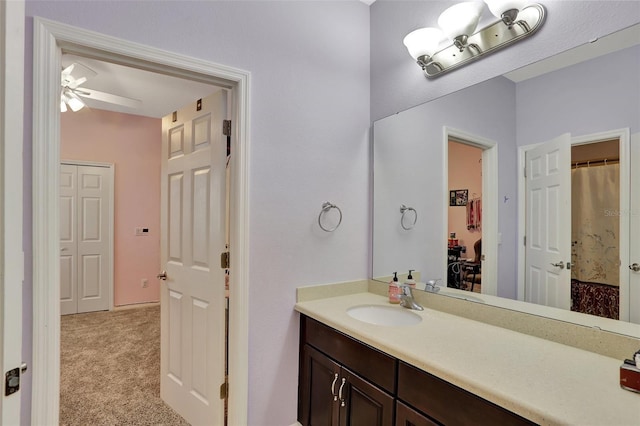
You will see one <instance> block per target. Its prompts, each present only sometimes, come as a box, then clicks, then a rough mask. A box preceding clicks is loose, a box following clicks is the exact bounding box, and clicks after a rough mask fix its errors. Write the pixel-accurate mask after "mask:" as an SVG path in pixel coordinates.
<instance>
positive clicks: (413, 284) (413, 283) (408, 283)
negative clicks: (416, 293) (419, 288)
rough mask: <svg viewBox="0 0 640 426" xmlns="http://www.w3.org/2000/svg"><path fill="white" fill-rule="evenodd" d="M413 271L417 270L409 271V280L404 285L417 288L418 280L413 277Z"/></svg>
mask: <svg viewBox="0 0 640 426" xmlns="http://www.w3.org/2000/svg"><path fill="white" fill-rule="evenodd" d="M413 271H415V269H409V275H407V280H406V281H405V282H404V283H405V285H408V286H409V287H413V288H416V280H414V279H413V275H411V273H412V272H413Z"/></svg>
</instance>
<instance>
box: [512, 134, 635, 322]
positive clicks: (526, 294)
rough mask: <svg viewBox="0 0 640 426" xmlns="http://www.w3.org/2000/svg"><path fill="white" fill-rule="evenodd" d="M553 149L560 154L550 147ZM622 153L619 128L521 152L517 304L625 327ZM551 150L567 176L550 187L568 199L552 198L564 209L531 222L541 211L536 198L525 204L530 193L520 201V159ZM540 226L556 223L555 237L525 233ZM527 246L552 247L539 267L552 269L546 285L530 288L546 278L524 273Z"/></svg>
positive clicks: (523, 186) (626, 199)
mask: <svg viewBox="0 0 640 426" xmlns="http://www.w3.org/2000/svg"><path fill="white" fill-rule="evenodd" d="M554 144H558V145H557V146H558V147H559V148H554V146H556V145H554ZM548 147H550V148H548ZM629 147H630V145H629V130H628V129H619V130H612V131H607V132H602V133H597V134H591V135H585V136H580V137H573V138H572V137H570V135H569V134H565V135H562V136H561V137H558V138H556V139H554V140H553V141H551V142H548V143H544V144H536V145H530V146H526V147H521V148H520V169H519V173H518V176H519V178H518V179H519V194H520V197H519V199H520V201H519V203H520V208H519V211H520V214H519V219H518V221H519V239H520V241H522V242H523V247H524V249H523V250H521V251H520V253H519V261H518V271H519V272H518V295H519V298H521V300H525V301H532V302H534V303H539V304H544V305H548V306H556V307H560V308H563V309H566V310H569V309H571V310H573V311H577V312H583V313H589V314H594V315H598V316H604V317H609V318H615V319H620V320H623V321H629V316H630V309H631V308H630V306H631V305H632V303H633V301H632V299H631V297H630V274H629V268H627V267H626V266H627V265H628V262H629V259H630V245H631V241H630V237H629V236H630V233H629V230H630V220H629V219H630V218H629V215H628V212H629V206H630V202H631V198H630V186H631V179H630V157H629V152H630V151H629ZM550 149H552V150H554V151H553V152H566V154H562V155H561V157H562V159H561V160H558V161H557V162H556V163H557V164H558V167H557V171H558V172H557V173H556V174H557V175H560V174H563V175H565V174H566V176H567V178H566V179H565V180H563V181H562V182H561V183H560V184H558V185H556V186H555V187H556V188H557V192H558V193H562V194H565V193H566V194H567V195H566V197H565V196H562V197H559V198H558V201H559V202H562V203H565V202H566V208H565V207H563V208H560V209H558V210H557V211H556V210H554V209H548V210H549V213H547V215H548V219H544V220H536V218H535V214H534V213H535V212H538V211H539V210H541V211H547V210H544V209H539V208H537V207H532V206H533V205H534V201H535V200H537V199H542V198H540V197H537V198H535V197H534V198H531V200H529V198H530V197H529V195H526V196H525V195H524V194H525V193H526V194H529V191H530V188H529V187H528V185H529V184H528V179H531V178H532V176H533V175H534V174H535V168H531V167H530V166H531V164H528V160H527V158H528V157H529V155H530V153H533V152H545V150H550ZM532 157H535V155H532ZM559 157H560V155H559ZM525 164H526V166H527V173H526V174H525V173H524V167H525ZM527 175H530V176H527ZM599 175H602V176H599ZM594 185H595V186H594ZM532 186H533V185H532ZM579 188H580V190H579ZM528 204H530V205H528ZM558 205H559V204H558ZM563 205H564V204H563ZM540 223H551V224H559V225H557V226H556V228H557V229H558V231H557V232H550V231H549V232H547V230H543V232H535V231H532V230H531V229H530V228H531V227H532V226H534V228H535V224H540ZM556 228H554V229H556ZM525 231H528V232H529V233H530V234H531V235H533V236H528V235H527V234H526V233H525ZM560 231H562V232H560ZM538 234H539V235H543V236H545V235H547V234H548V235H551V236H553V237H554V238H556V237H557V238H556V239H555V240H553V244H539V243H538V242H537V240H536V238H535V237H536V236H537V235H538ZM560 234H562V236H561V237H560V236H559V235H560ZM565 234H566V235H565ZM531 245H537V246H541V247H542V246H544V247H547V246H549V247H557V253H556V255H555V256H553V257H551V258H550V259H551V260H549V259H547V260H544V259H543V260H544V261H543V262H542V263H541V264H542V265H544V266H545V267H546V265H550V266H551V267H552V268H555V270H554V274H555V276H556V277H557V278H554V285H553V286H549V285H546V286H545V285H542V286H541V285H539V283H538V282H536V277H539V276H552V275H553V274H546V275H545V274H538V275H536V274H530V273H528V272H527V271H528V270H529V269H531V268H532V265H534V266H535V265H536V261H537V260H536V259H533V258H532V257H531V256H532V255H531V254H530V251H531V250H530V246H531ZM549 262H551V263H549ZM555 262H557V263H555ZM550 289H551V290H550ZM553 289H558V290H557V291H556V290H553ZM540 294H542V295H546V296H547V299H548V295H550V294H551V295H555V298H554V300H553V301H549V300H546V299H545V297H542V298H539V297H537V295H540Z"/></svg>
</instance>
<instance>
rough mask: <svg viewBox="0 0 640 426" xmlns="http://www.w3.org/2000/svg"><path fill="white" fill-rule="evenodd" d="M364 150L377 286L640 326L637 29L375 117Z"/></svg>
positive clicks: (639, 72)
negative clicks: (410, 280)
mask: <svg viewBox="0 0 640 426" xmlns="http://www.w3.org/2000/svg"><path fill="white" fill-rule="evenodd" d="M452 134H453V135H455V137H453V138H451V135H452ZM474 138H476V139H480V140H482V141H483V142H484V143H486V144H487V145H486V147H485V150H484V151H481V153H482V156H481V159H480V161H479V160H478V159H477V157H475V160H469V159H467V158H466V156H467V152H466V151H465V148H473V147H474V146H475V147H476V148H475V149H476V150H477V149H478V147H479V148H482V145H481V144H478V143H477V142H476V141H474ZM450 139H451V140H450ZM547 141H555V142H554V143H556V148H553V147H552V145H548V144H546V143H547ZM461 142H462V143H463V145H460V143H461ZM470 145H471V146H470ZM487 147H493V148H494V149H493V151H494V153H495V163H494V164H487V163H489V161H485V156H484V155H485V154H486V152H487V151H489V150H488V149H486V148H487ZM373 152H374V161H373V167H374V203H373V209H374V212H373V216H374V220H373V271H372V276H373V278H374V279H379V280H381V281H388V279H387V278H389V277H390V276H392V274H393V272H396V271H397V272H399V273H400V274H401V273H403V272H405V273H406V271H408V270H409V269H412V270H417V271H418V272H417V273H414V277H419V278H417V279H418V281H419V282H421V283H423V284H422V285H420V284H418V287H419V288H420V287H422V288H424V283H425V282H427V281H428V280H430V279H439V280H440V281H438V285H439V286H441V289H440V291H439V292H438V293H439V294H446V295H450V296H455V297H464V296H465V294H466V295H468V296H467V297H466V298H467V299H468V300H472V299H474V298H475V299H478V300H482V301H484V302H487V303H492V304H496V305H501V306H506V305H508V307H510V308H514V305H513V304H511V303H510V302H506V301H505V302H502V300H505V299H512V300H520V301H527V302H533V303H537V304H543V305H547V306H551V307H561V308H563V309H566V310H572V311H576V312H583V313H588V314H592V315H598V316H602V317H605V318H613V319H620V320H624V321H631V322H635V323H640V266H638V267H637V268H635V269H637V270H635V269H634V263H635V264H636V265H640V242H639V241H637V240H638V239H633V238H630V235H640V170H638V167H640V166H637V165H639V164H640V25H636V26H634V27H632V28H629V29H626V30H623V31H620V32H618V33H615V34H612V35H610V36H607V37H603V38H600V39H599V40H598V41H597V42H594V43H591V44H588V45H584V46H580V47H578V48H576V49H573V50H571V51H568V52H565V53H564V54H561V55H557V56H555V57H552V58H549V60H545V61H542V62H540V63H536V64H533V65H531V66H529V67H525V68H523V69H520V70H516V71H514V72H511V73H509V74H506V75H504V76H501V77H497V78H494V79H491V80H488V81H485V82H483V83H480V84H477V85H475V86H472V87H469V88H466V89H464V90H461V91H459V92H455V93H452V94H450V95H447V96H445V97H442V98H439V99H436V100H434V101H431V102H428V103H425V104H422V105H419V106H416V107H414V108H411V109H409V110H407V111H403V112H400V113H398V114H396V115H393V116H390V117H387V118H384V119H381V120H378V121H376V122H375V123H374V146H373ZM471 152H472V151H469V155H471V154H470V153H471ZM475 155H477V152H476V154H475ZM463 159H464V161H463ZM474 161H475V162H476V163H475V164H474V166H475V167H472V163H473V162H474ZM478 163H481V176H480V178H478V176H477V170H476V169H477V168H478V167H477V166H478ZM576 163H577V167H576ZM525 166H526V167H525ZM456 167H459V168H458V169H456ZM634 167H635V168H634ZM525 169H526V170H525ZM472 172H473V173H475V174H474V175H472ZM492 172H494V173H495V175H496V178H495V179H496V181H495V182H494V185H493V186H492V185H491V182H486V181H487V180H489V181H490V180H491V179H489V178H488V177H487V176H485V174H490V173H492ZM525 173H526V177H525ZM467 174H468V175H469V176H468V177H467V176H466V175H467ZM600 175H602V176H600ZM474 176H475V177H474ZM553 179H556V180H553ZM594 185H595V186H594ZM464 190H466V192H464ZM543 195H544V196H543ZM465 197H466V198H465ZM471 200H476V201H477V202H476V203H473V204H472V203H471V202H470V201H471ZM465 202H466V204H465ZM402 204H406V205H411V206H412V207H414V208H415V209H416V210H417V211H418V212H420V220H419V221H417V223H416V224H415V226H414V227H413V228H412V229H410V230H406V229H403V227H401V224H400V222H399V221H398V215H397V209H398V206H400V205H402ZM491 212H492V213H491ZM487 213H488V214H489V217H487ZM476 215H477V217H476ZM492 215H493V217H494V218H495V223H493V224H492V223H491V217H492ZM453 233H455V235H452V234H453ZM479 240H481V247H478V249H479V250H478V251H480V250H481V256H476V254H477V253H476V248H475V247H474V246H475V245H476V243H477V242H478V241H479ZM482 257H484V259H483V258H482ZM472 264H474V265H472ZM492 265H495V266H492ZM492 267H494V268H495V269H494V270H492ZM474 272H475V274H476V277H477V276H479V278H476V277H474V276H473V273H474ZM400 274H399V276H400V277H402V275H400ZM401 280H402V278H401ZM472 287H473V291H474V293H471V292H470V290H471V288H472ZM492 296H498V297H497V298H496V297H492ZM516 305H517V306H516V309H520V308H522V309H523V310H527V309H529V308H528V307H527V306H528V305H527V304H516ZM518 306H519V307H520V308H518ZM531 306H533V305H531ZM544 311H545V312H547V311H548V310H547V309H546V308H545V309H544ZM559 315H560V314H559ZM584 318H587V317H584V316H581V315H574V314H572V316H571V321H577V322H581V320H582V319H584ZM585 321H587V322H588V321H590V320H586V319H585ZM605 323H606V321H605Z"/></svg>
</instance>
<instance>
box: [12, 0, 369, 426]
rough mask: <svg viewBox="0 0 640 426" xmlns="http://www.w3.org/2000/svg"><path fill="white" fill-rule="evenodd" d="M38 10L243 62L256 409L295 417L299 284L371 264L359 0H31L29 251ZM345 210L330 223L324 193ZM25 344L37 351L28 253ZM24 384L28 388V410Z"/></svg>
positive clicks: (345, 276)
mask: <svg viewBox="0 0 640 426" xmlns="http://www.w3.org/2000/svg"><path fill="white" fill-rule="evenodd" d="M33 16H42V17H45V18H49V19H53V20H56V21H59V22H63V23H67V24H71V25H74V26H77V27H81V28H87V29H91V30H94V31H98V32H101V33H105V34H109V35H113V36H116V37H120V38H123V39H127V40H131V41H135V42H139V43H144V44H147V45H151V46H154V47H157V48H161V49H165V50H168V51H174V52H179V53H181V54H186V55H190V56H193V57H197V58H201V59H205V60H209V61H212V62H217V63H221V64H225V65H229V66H233V67H238V68H242V69H246V70H249V71H250V72H251V73H252V74H251V76H252V81H251V83H252V86H251V95H252V98H251V101H252V103H251V134H252V141H251V143H252V145H251V160H250V161H251V165H250V186H251V188H250V194H249V198H250V199H249V202H250V223H251V229H250V232H251V252H250V255H251V264H250V283H249V285H250V288H249V292H250V296H249V298H250V309H249V311H250V317H249V327H250V335H249V339H250V341H249V382H250V386H249V421H250V423H251V424H253V425H289V424H291V423H293V422H294V421H295V419H296V402H297V375H298V316H297V314H295V313H294V311H293V305H294V303H295V294H296V292H295V289H296V287H298V286H303V285H311V284H318V283H326V282H337V281H347V280H356V279H363V278H366V277H367V276H368V275H369V270H368V252H369V240H368V235H369V224H368V222H367V217H368V206H369V198H368V188H369V179H368V169H369V157H368V142H369V136H368V129H369V126H370V118H369V105H370V103H369V8H368V7H367V6H366V5H364V4H362V3H360V2H357V1H350V2H343V1H338V2H330V1H329V2H327V1H318V2H313V1H308V2H307V1H305V2H289V1H286V2H285V1H282V2H280V1H269V2H264V1H257V2H250V1H237V2H236V1H233V2H225V1H215V2H211V1H195V2H186V1H158V2H148V1H116V2H114V1H91V2H81V1H28V2H27V29H26V31H27V34H28V40H27V42H26V52H25V56H26V58H27V60H26V61H27V64H26V67H25V69H26V76H25V85H26V93H25V101H26V107H25V110H26V111H27V113H26V114H25V115H26V116H25V157H24V161H25V164H24V166H25V167H24V169H25V171H24V173H25V187H24V193H25V194H24V195H25V243H26V246H27V256H26V257H27V259H30V257H31V201H30V200H31V113H30V111H31V101H30V99H31V88H32V81H31V80H32V77H31V68H32V64H31V63H32V61H31V57H32V36H31V30H32V26H33V20H32V19H31V17H33ZM327 200H329V201H332V202H334V203H336V204H337V205H339V206H340V208H341V209H342V211H343V213H344V220H343V222H342V226H341V227H340V228H339V229H338V230H337V231H336V232H334V233H332V234H327V233H325V232H322V231H320V230H319V229H318V227H317V223H316V220H317V217H318V213H319V212H320V209H321V206H322V203H323V202H324V201H327ZM26 269H27V271H28V274H29V276H28V277H27V279H26V282H25V291H24V305H25V306H24V321H25V327H24V330H25V334H24V338H25V340H24V352H25V361H28V360H29V358H30V356H31V335H30V329H31V315H32V309H31V297H32V295H31V277H30V270H31V265H30V264H28V265H27V266H26ZM29 386H30V384H29V383H28V378H27V380H26V381H25V387H24V392H23V401H24V404H23V412H24V416H23V419H24V421H23V424H27V423H28V416H29V411H30V389H29Z"/></svg>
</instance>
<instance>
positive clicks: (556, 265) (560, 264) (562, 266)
mask: <svg viewBox="0 0 640 426" xmlns="http://www.w3.org/2000/svg"><path fill="white" fill-rule="evenodd" d="M551 266H555V267H556V268H560V269H564V263H563V262H558V263H552V264H551Z"/></svg>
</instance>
